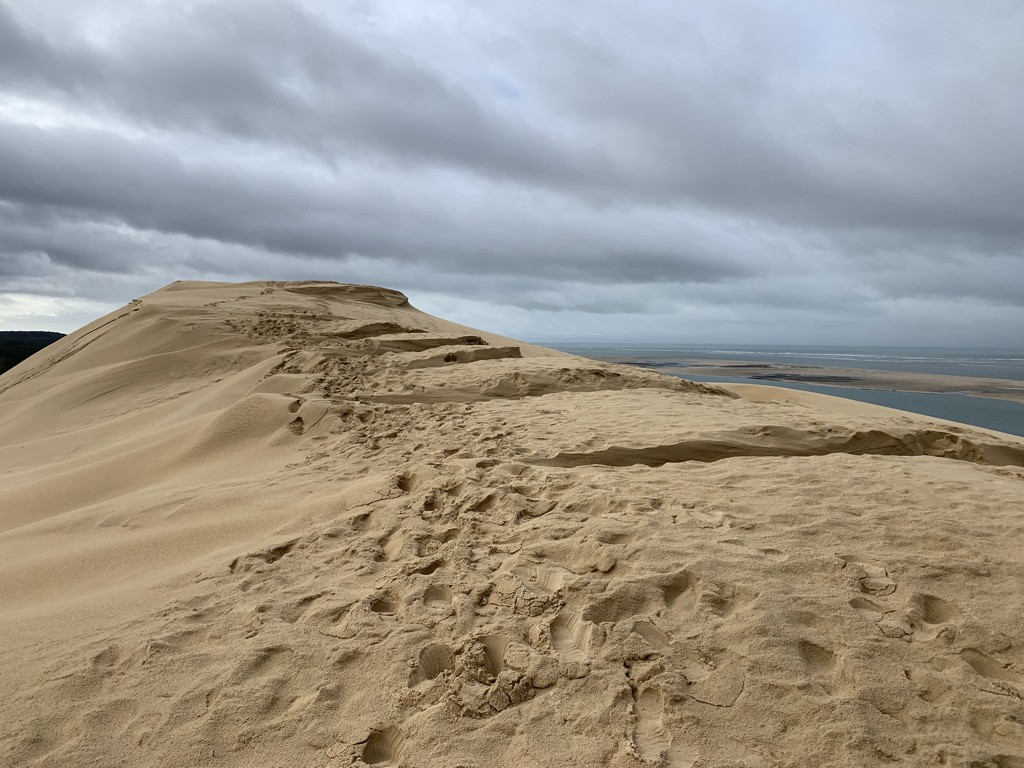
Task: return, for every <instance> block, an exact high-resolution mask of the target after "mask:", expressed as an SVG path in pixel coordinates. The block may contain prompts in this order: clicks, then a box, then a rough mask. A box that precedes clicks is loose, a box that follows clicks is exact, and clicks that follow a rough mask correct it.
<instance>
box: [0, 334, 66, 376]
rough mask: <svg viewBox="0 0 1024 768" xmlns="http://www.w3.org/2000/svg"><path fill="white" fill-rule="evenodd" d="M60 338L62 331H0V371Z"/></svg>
mask: <svg viewBox="0 0 1024 768" xmlns="http://www.w3.org/2000/svg"><path fill="white" fill-rule="evenodd" d="M62 338H64V334H63V333H53V332H52V331H0V373H4V372H5V371H9V370H10V369H11V368H13V367H14V366H16V365H17V364H18V363H20V362H21V361H22V360H24V359H25V358H27V357H31V356H32V355H34V354H35V353H36V352H38V351H39V350H40V349H42V348H43V347H48V346H50V345H51V344H53V342H55V341H56V340H57V339H62Z"/></svg>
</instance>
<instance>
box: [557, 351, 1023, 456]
mask: <svg viewBox="0 0 1024 768" xmlns="http://www.w3.org/2000/svg"><path fill="white" fill-rule="evenodd" d="M546 346H548V347H552V348H554V349H558V350H561V351H563V352H569V353H571V354H574V355H580V356H582V357H592V358H595V359H598V360H606V359H611V358H615V359H619V358H629V359H630V360H631V361H634V362H649V363H654V364H656V365H664V364H667V363H670V362H672V361H687V360H736V361H746V362H750V363H778V364H789V365H819V366H824V367H834V368H863V369H867V370H873V371H905V372H912V373H937V374H945V375H952V376H976V377H982V378H996V379H1024V351H1021V350H1010V349H963V348H933V347H842V348H836V347H824V346H821V347H812V346H801V347H797V346H737V345H672V344H595V343H589V344H563V343H559V344H550V343H549V344H546ZM681 378H687V379H691V380H693V381H705V382H721V383H730V382H731V383H745V384H763V385H767V386H773V387H785V388H787V389H799V390H803V391H806V392H820V393H822V394H825V395H833V396H836V397H847V398H849V399H851V400H859V401H861V402H865V403H873V404H875V405H884V406H886V407H889V408H898V409H900V410H903V411H911V412H913V413H920V414H923V415H925V416H932V417H934V418H938V419H949V420H950V421H959V422H962V423H964V424H974V425H976V426H979V427H985V428H987V429H995V430H998V431H1000V432H1007V433H1009V434H1013V435H1021V436H1022V437H1024V404H1021V403H1015V402H1011V401H1009V400H996V399H993V398H988V397H970V396H967V395H960V394H954V393H931V392H898V391H892V390H882V389H854V388H852V387H836V386H824V385H818V384H804V383H796V382H784V381H764V380H758V379H751V378H748V377H745V376H744V377H740V376H699V375H687V376H685V377H681Z"/></svg>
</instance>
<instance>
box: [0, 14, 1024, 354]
mask: <svg viewBox="0 0 1024 768" xmlns="http://www.w3.org/2000/svg"><path fill="white" fill-rule="evenodd" d="M1022 36H1024V12H1022V11H1021V10H1020V9H1019V7H1018V6H1017V5H1016V4H1011V3H1009V2H1002V1H996V0H992V1H991V2H982V3H980V4H975V5H972V6H971V8H969V9H968V8H966V7H964V6H962V5H961V4H956V3H952V2H938V3H924V2H923V1H922V2H916V1H913V2H910V3H905V4H900V5H898V6H893V5H892V4H886V3H882V2H866V3H865V2H858V3H853V2H849V3H846V2H840V3H837V4H834V5H832V4H830V6H829V7H828V8H825V7H822V6H820V5H818V4H814V3H809V2H798V1H797V0H792V1H791V2H783V3H777V4H772V5H771V6H764V5H763V4H759V3H753V2H741V1H739V0H722V1H721V2H716V3H699V4H687V5H685V6H677V5H676V4H671V3H659V2H647V3H641V4H640V5H631V6H629V7H628V8H627V7H623V6H621V4H618V3H612V2H610V1H608V2H605V1H603V0H599V2H597V3H595V4H594V5H593V6H592V7H591V8H590V9H589V10H588V13H587V14H586V15H585V16H581V15H580V14H579V12H578V9H574V8H563V7H560V6H551V4H542V3H533V2H525V3H517V4H514V5H509V6H505V7H501V8H498V7H493V6H478V5H475V4H473V5H471V4H464V3H461V2H457V0H451V1H450V2H440V1H437V0H435V1H434V2H428V3H423V4H416V5H415V6H409V7H399V6H394V5H392V4H378V3H376V2H361V3H353V4H351V5H350V4H338V3H328V2H326V0H325V1H324V2H319V0H306V1H305V2H297V1H295V2H292V1H290V0H279V1H274V0H259V1H258V2H241V0H238V1H237V2H232V1H230V0H215V1H213V2H190V3H184V4H165V5H149V4H147V5H145V6H139V7H128V6H125V5H124V4H121V3H109V2H107V0H89V1H88V2H79V3H70V2H64V1H63V0H38V1H37V2H35V3H33V4H31V5H30V4H18V5H17V6H15V5H13V4H11V3H5V2H3V0H0V169H2V171H0V281H2V282H0V294H2V295H6V296H8V297H12V296H13V297H20V298H17V301H16V302H15V300H14V299H9V300H8V303H7V305H6V306H7V307H8V309H7V310H5V309H4V307H5V304H4V303H3V301H0V324H3V323H4V322H7V323H8V324H18V325H22V326H24V325H26V324H31V322H32V316H31V312H28V313H27V315H26V312H25V309H24V308H25V307H26V306H29V307H30V306H32V301H38V302H41V301H48V302H49V303H48V304H46V311H47V312H50V313H52V312H53V311H54V310H53V297H61V300H62V301H65V302H67V303H68V305H69V306H70V305H71V304H72V303H73V300H74V301H79V302H82V301H84V302H94V303H95V305H96V306H99V305H103V304H104V303H111V304H113V303H121V302H123V301H125V300H126V299H127V298H131V297H132V296H133V295H137V294H138V293H141V292H144V291H145V290H149V289H152V288H155V287H158V286H159V285H160V284H162V283H164V282H169V281H170V280H173V279H177V278H182V277H209V278H220V279H248V278H258V277H273V278H289V277H294V278H306V277H325V278H332V279H340V280H361V281H368V282H376V283H384V284H390V285H393V286H395V287H398V288H403V289H405V290H407V291H408V292H410V293H411V294H412V296H413V298H414V300H416V299H417V297H420V299H421V303H424V304H425V305H426V307H427V308H432V309H435V310H437V311H442V312H448V313H452V312H454V313H455V314H456V315H457V319H459V320H461V321H463V322H467V323H471V324H477V325H484V326H489V327H491V328H494V329H495V330H499V331H504V332H507V333H512V334H520V335H530V334H533V335H541V336H544V337H552V336H561V337H563V338H568V337H572V336H573V335H582V334H590V335H591V336H594V335H595V334H596V335H597V336H600V335H601V334H602V333H605V334H606V335H607V336H608V337H612V336H615V337H618V338H629V337H630V336H631V335H642V336H645V337H646V336H651V335H654V336H658V337H661V338H666V339H667V338H681V336H680V334H683V335H685V338H686V340H691V341H692V340H710V341H714V340H718V339H734V340H737V341H786V340H791V341H808V340H809V341H813V340H815V339H819V340H823V341H827V340H830V339H834V340H837V341H841V340H848V341H859V342H864V343H870V342H872V341H878V340H882V341H889V342H893V343H897V342H903V343H928V342H933V343H951V342H952V341H955V342H956V343H1016V336H1017V333H1016V331H1014V330H1013V329H1014V328H1019V327H1021V323H1022V322H1024V298H1022V297H1024V217H1021V216H1020V215H1019V211H1018V208H1019V200H1021V199H1024V168H1022V167H1021V161H1020V160H1019V157H1018V151H1017V143H1018V140H1017V133H1018V132H1019V125H1020V124H1022V123H1024V99H1022V98H1021V96H1020V95H1019V94H1021V93H1024V54H1022V53H1021V49H1020V46H1019V40H1020V39H1021V37H1022ZM32 297H35V298H32ZM15 304H16V305H17V308H18V309H17V312H20V313H21V314H20V315H19V314H17V312H15V310H12V309H10V307H11V306H15ZM40 306H42V305H40ZM75 306H77V307H79V309H78V310H76V311H79V312H84V311H85V309H82V307H85V306H86V305H80V304H76V305H75ZM88 306H90V307H91V306H93V304H89V305H88ZM5 313H6V314H5ZM1000 314H1001V315H1003V316H1005V322H1004V323H1002V324H1000V327H999V328H997V329H996V331H995V337H998V338H995V337H994V336H993V332H992V328H991V319H992V317H994V316H998V315H1000ZM69 317H71V315H69ZM74 317H75V318H77V317H78V315H74ZM5 318H8V319H7V320H5ZM18 318H21V319H18ZM929 324H930V325H929ZM982 324H988V325H989V328H988V329H987V330H986V331H985V332H982V331H981V330H979V328H980V327H981V325H982ZM552 328H558V329H561V330H559V331H558V332H552V330H551V329H552ZM929 328H933V330H932V331H929ZM602 329H605V330H603V331H602ZM901 334H902V335H901Z"/></svg>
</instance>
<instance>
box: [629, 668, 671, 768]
mask: <svg viewBox="0 0 1024 768" xmlns="http://www.w3.org/2000/svg"><path fill="white" fill-rule="evenodd" d="M633 698H634V707H633V711H634V714H635V716H636V724H635V726H634V728H633V746H634V747H635V748H636V753H637V754H638V755H639V756H640V759H641V760H643V761H644V762H645V763H651V764H653V765H662V764H663V763H664V760H665V756H666V754H667V753H668V751H669V749H671V747H672V735H671V734H670V733H669V732H668V729H667V728H666V727H665V723H664V720H663V719H662V713H663V712H664V709H665V695H664V694H663V693H662V692H661V690H660V689H659V688H654V687H648V688H644V689H643V690H642V691H640V692H639V693H638V694H634V695H633Z"/></svg>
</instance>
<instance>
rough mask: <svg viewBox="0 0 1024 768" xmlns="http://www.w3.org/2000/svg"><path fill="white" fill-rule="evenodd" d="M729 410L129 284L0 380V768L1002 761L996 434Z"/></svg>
mask: <svg viewBox="0 0 1024 768" xmlns="http://www.w3.org/2000/svg"><path fill="white" fill-rule="evenodd" d="M746 394H748V395H749V396H747V397H737V396H736V395H735V394H733V393H725V392H723V391H720V390H715V389H713V388H709V387H704V386H699V385H691V384H688V383H686V382H682V381H680V380H678V379H674V378H671V377H666V376H662V375H659V374H656V373H652V372H648V371H643V370H637V369H632V368H627V367H623V366H616V365H611V364H602V363H596V362H593V361H588V360H583V359H580V358H575V357H571V356H568V355H563V354H559V353H557V352H552V351H549V350H544V349H540V348H537V347H532V346H530V345H526V344H520V343H518V342H515V341H512V340H509V339H503V338H500V337H496V336H493V335H490V334H487V333H483V332H480V331H476V330H473V329H469V328H464V327H461V326H457V325H455V324H452V323H448V322H445V321H443V320H439V319H437V318H433V317H430V316H427V315H424V314H423V313H420V312H418V311H417V310H415V309H413V308H412V307H410V306H409V305H408V302H407V301H406V300H405V297H404V296H402V295H401V294H398V293H397V292H394V291H387V290H384V289H378V288H369V287H365V286H343V285H336V284H329V283H248V284H243V285H227V284H211V283H175V284H173V285H171V286H168V288H166V289H164V290H162V291H158V292H157V293H154V294H152V295H150V296H146V297H144V298H143V299H142V300H140V301H138V302H134V303H133V304H131V305H129V306H128V307H126V308H124V309H123V310H121V311H119V312H116V313H114V314H112V315H110V316H108V317H106V318H103V319H101V320H99V321H97V322H96V323H94V324H92V325H90V326H88V327H86V328H84V329H82V330H81V331H78V332H76V333H74V334H71V335H70V336H68V337H67V338H65V339H63V340H62V341H60V342H58V343H57V344H55V345H53V346H52V347H50V348H47V349H46V350H44V351H43V352H42V353H41V354H40V355H37V356H36V357H35V358H32V359H31V360H29V361H27V362H26V363H25V364H22V365H21V366H19V367H17V368H15V369H13V370H12V371H10V372H8V373H7V374H5V375H4V376H2V377H0V584H2V587H0V590H2V592H0V598H2V602H0V649H2V650H0V653H2V654H3V658H2V661H3V667H2V668H3V670H4V672H3V676H2V678H0V686H2V693H3V695H2V696H0V765H18V766H21V765H25V766H68V765H75V766H80V765H95V766H114V765H126V766H127V765H131V766H136V765H153V766H164V765H179V766H207V765H210V766H250V765H281V766H304V767H305V766H334V765H351V764H353V763H354V764H357V765H358V764H361V763H367V764H371V765H372V764H404V765H411V766H454V765H462V766H481V767H482V766H490V765H505V766H520V765H527V766H593V765H615V766H640V765H659V764H660V765H669V766H723V767H724V766H752V767H753V766H794V767H795V766H807V765H815V766H852V765H857V766H869V765H884V764H889V763H898V764H901V765H922V766H924V765H943V764H944V765H951V766H954V765H964V766H975V767H976V768H982V767H987V766H997V767H998V768H1008V767H1019V766H1021V765H1024V705H1022V702H1021V697H1022V696H1024V614H1022V611H1021V606H1022V605H1024V564H1022V562H1021V561H1022V558H1024V532H1022V528H1024V526H1022V525H1021V523H1022V516H1024V470H1022V469H1021V467H1022V465H1024V442H1021V441H1015V440H1012V439H1003V438H1000V437H999V436H995V435H992V434H989V433H985V432H984V431H981V430H973V429H970V428H967V427H960V426H956V425H949V424H943V423H940V422H935V421H930V420H928V419H925V418H918V417H911V416H909V415H905V414H900V413H895V412H889V411H886V410H885V409H874V410H873V409H871V408H859V409H853V410H851V409H850V408H849V407H842V408H830V407H828V399H827V398H820V399H815V400H813V401H810V400H808V401H805V402H794V401H785V400H769V401H767V402H760V401H758V399H759V398H758V396H755V393H753V392H748V393H746ZM760 397H761V399H763V395H762V396H760Z"/></svg>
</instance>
